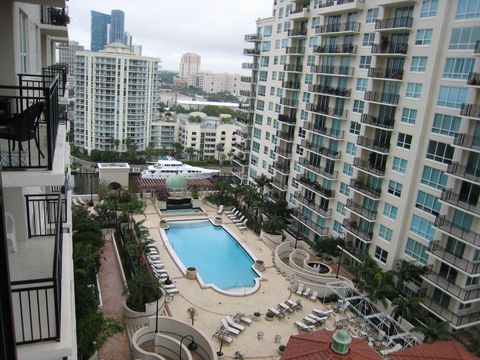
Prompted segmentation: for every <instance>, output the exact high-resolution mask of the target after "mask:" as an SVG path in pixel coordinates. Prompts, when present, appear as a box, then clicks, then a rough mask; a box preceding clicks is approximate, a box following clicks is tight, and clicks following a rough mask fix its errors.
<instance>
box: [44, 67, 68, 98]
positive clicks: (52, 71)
mask: <svg viewBox="0 0 480 360" xmlns="http://www.w3.org/2000/svg"><path fill="white" fill-rule="evenodd" d="M42 73H43V76H45V77H46V76H50V77H51V78H52V79H53V78H54V77H55V75H58V91H59V96H61V97H63V96H65V90H67V75H68V65H67V64H54V65H50V66H47V67H44V68H43V69H42Z"/></svg>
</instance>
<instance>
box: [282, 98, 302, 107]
mask: <svg viewBox="0 0 480 360" xmlns="http://www.w3.org/2000/svg"><path fill="white" fill-rule="evenodd" d="M280 104H281V105H283V106H286V107H289V108H293V109H296V108H297V106H298V100H293V99H289V98H284V97H283V98H280Z"/></svg>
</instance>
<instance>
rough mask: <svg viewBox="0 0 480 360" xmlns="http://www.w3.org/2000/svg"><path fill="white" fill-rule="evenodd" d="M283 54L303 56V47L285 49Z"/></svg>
mask: <svg viewBox="0 0 480 360" xmlns="http://www.w3.org/2000/svg"><path fill="white" fill-rule="evenodd" d="M285 53H286V54H290V55H303V54H305V47H303V46H296V47H286V48H285Z"/></svg>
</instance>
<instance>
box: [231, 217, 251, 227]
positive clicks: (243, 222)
mask: <svg viewBox="0 0 480 360" xmlns="http://www.w3.org/2000/svg"><path fill="white" fill-rule="evenodd" d="M247 222H248V219H244V220H243V221H241V222H239V223H237V222H235V221H234V223H235V225H237V227H238V228H241V227H246V226H245V225H247Z"/></svg>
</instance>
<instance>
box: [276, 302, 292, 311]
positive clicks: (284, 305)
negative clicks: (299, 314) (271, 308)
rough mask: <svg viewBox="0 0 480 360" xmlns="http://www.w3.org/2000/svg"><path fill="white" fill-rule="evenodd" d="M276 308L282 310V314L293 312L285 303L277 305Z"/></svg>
mask: <svg viewBox="0 0 480 360" xmlns="http://www.w3.org/2000/svg"><path fill="white" fill-rule="evenodd" d="M278 306H280V307H281V308H282V310H283V312H293V309H292V308H291V307H290V306H288V305H287V304H285V303H279V304H278Z"/></svg>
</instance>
